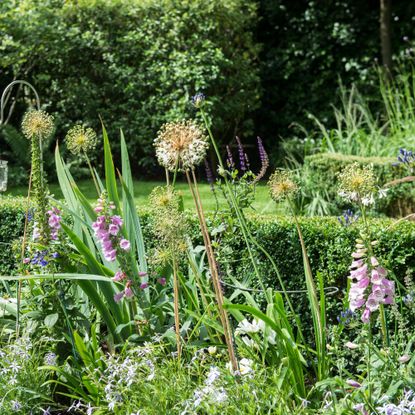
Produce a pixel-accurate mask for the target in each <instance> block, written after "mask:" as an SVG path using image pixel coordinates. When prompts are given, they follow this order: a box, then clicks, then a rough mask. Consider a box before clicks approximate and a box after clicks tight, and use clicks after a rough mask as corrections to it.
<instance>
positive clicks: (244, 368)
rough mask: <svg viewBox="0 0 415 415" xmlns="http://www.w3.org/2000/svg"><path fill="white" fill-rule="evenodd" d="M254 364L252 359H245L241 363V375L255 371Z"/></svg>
mask: <svg viewBox="0 0 415 415" xmlns="http://www.w3.org/2000/svg"><path fill="white" fill-rule="evenodd" d="M253 364H254V362H253V361H252V360H251V359H246V358H243V359H241V361H240V362H239V371H240V372H241V375H246V374H248V373H250V372H252V371H253V369H252V365H253Z"/></svg>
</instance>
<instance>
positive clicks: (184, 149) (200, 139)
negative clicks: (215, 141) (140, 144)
mask: <svg viewBox="0 0 415 415" xmlns="http://www.w3.org/2000/svg"><path fill="white" fill-rule="evenodd" d="M154 146H155V147H156V156H157V160H158V162H159V164H160V165H162V166H163V167H165V168H166V169H168V170H170V171H173V172H174V171H175V170H176V166H177V169H178V170H179V171H188V170H191V169H193V168H194V167H195V166H197V165H198V164H200V163H201V162H202V161H203V159H204V158H205V156H206V152H207V149H208V148H209V144H208V142H207V137H206V136H205V135H204V134H203V132H202V130H201V129H200V127H199V126H198V125H197V124H196V123H194V122H193V121H190V120H188V121H180V122H170V123H167V124H164V125H163V126H162V127H161V129H160V131H159V132H158V134H157V138H156V139H155V140H154Z"/></svg>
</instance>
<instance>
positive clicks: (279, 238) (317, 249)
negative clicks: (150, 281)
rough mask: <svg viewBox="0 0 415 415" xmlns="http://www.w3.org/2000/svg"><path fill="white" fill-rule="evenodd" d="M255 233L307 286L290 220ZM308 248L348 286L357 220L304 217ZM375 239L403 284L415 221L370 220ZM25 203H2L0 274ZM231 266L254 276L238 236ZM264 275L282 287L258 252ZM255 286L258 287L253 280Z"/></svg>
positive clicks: (257, 222)
mask: <svg viewBox="0 0 415 415" xmlns="http://www.w3.org/2000/svg"><path fill="white" fill-rule="evenodd" d="M150 214H151V211H148V210H147V211H143V212H142V215H141V217H142V222H143V227H144V235H145V238H146V239H147V246H148V247H151V246H153V245H154V240H155V239H154V235H153V233H152V230H151V226H150V223H151V222H150V220H149V218H150ZM249 223H250V227H251V231H252V233H253V234H254V235H255V236H256V238H257V240H258V241H260V242H261V244H262V245H263V246H264V247H265V248H266V249H267V250H268V251H269V252H270V254H271V255H272V257H273V258H274V260H275V261H276V263H277V265H278V268H279V270H280V272H281V274H282V276H283V279H284V280H285V282H286V285H287V287H288V288H289V289H303V288H305V283H304V276H303V263H302V256H301V249H300V244H299V241H298V237H297V232H296V229H295V226H294V224H293V222H292V220H291V219H290V218H288V217H260V216H251V217H250V219H249ZM300 224H301V228H302V231H303V234H304V240H305V244H306V246H307V249H308V254H309V257H310V262H311V266H312V268H313V272H314V273H317V272H318V273H321V274H322V276H323V277H324V281H325V284H326V285H334V286H337V287H339V288H343V287H345V284H346V277H347V274H348V268H349V265H350V262H351V256H350V255H351V253H352V250H353V248H354V244H355V239H356V237H357V236H358V232H359V226H360V224H359V221H358V222H357V223H356V224H354V225H352V226H350V227H344V226H342V225H340V224H339V223H338V221H337V219H336V218H333V217H324V218H319V217H314V218H306V217H304V218H300ZM371 224H372V227H373V232H374V237H375V238H376V239H377V240H378V241H379V244H378V245H377V247H376V255H377V256H378V257H379V258H380V260H381V261H382V263H383V264H384V265H385V266H386V267H387V268H388V269H390V270H391V271H393V273H394V274H395V276H396V277H397V279H399V280H400V281H402V282H403V280H404V277H405V274H406V273H407V272H413V271H414V270H415V249H414V247H415V223H414V222H409V221H399V222H395V221H394V220H392V219H371ZM23 227H24V200H23V199H8V198H2V199H1V200H0V275H9V274H10V273H12V272H13V268H14V257H13V254H12V250H11V243H12V242H13V241H14V240H15V239H16V238H18V237H20V236H21V235H22V234H23ZM191 233H192V239H193V240H194V243H195V244H197V243H200V242H201V237H200V233H199V228H198V224H197V222H196V220H195V219H194V218H193V219H191ZM226 244H227V249H226V252H227V255H226V259H227V263H225V264H223V265H222V269H223V271H224V275H228V277H229V276H233V277H235V278H237V279H238V280H243V279H245V278H246V277H250V276H252V278H254V277H253V270H252V265H251V262H250V260H249V257H248V254H247V250H246V247H245V246H244V243H243V240H242V238H241V237H240V236H239V235H238V233H237V232H236V233H235V234H234V235H233V236H232V237H231V239H227V240H226ZM254 252H255V255H256V257H257V259H258V264H259V267H260V269H261V274H262V275H263V276H264V279H265V283H266V285H267V286H271V287H274V288H278V283H277V280H276V278H275V275H274V274H273V272H272V269H271V267H270V265H269V263H268V262H267V261H266V258H265V257H264V255H263V254H261V253H259V252H256V251H255V249H254ZM253 286H257V284H256V283H255V280H254V279H253Z"/></svg>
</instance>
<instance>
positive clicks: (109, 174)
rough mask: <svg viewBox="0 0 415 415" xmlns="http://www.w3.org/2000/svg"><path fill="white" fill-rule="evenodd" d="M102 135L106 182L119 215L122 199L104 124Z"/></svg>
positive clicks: (109, 194)
mask: <svg viewBox="0 0 415 415" xmlns="http://www.w3.org/2000/svg"><path fill="white" fill-rule="evenodd" d="M102 135H103V137H104V164H105V182H106V186H107V192H108V196H109V198H110V200H111V201H112V202H114V204H115V208H116V211H117V213H118V214H119V213H120V199H119V197H118V190H117V180H116V176H115V168H114V162H113V159H112V153H111V147H110V143H109V140H108V134H107V130H106V129H105V127H104V124H102Z"/></svg>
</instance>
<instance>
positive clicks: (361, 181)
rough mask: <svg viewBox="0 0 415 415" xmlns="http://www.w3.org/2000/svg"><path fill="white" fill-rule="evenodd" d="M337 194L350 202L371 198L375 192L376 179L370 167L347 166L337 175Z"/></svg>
mask: <svg viewBox="0 0 415 415" xmlns="http://www.w3.org/2000/svg"><path fill="white" fill-rule="evenodd" d="M338 179H339V194H340V195H341V196H344V197H346V198H348V199H350V200H351V201H362V200H363V199H367V198H371V197H372V194H373V193H374V192H375V191H376V178H375V175H374V173H373V169H372V167H370V166H364V167H362V166H360V165H359V164H358V163H353V164H350V165H348V166H347V167H345V168H344V169H343V171H342V172H341V173H339V175H338Z"/></svg>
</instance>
